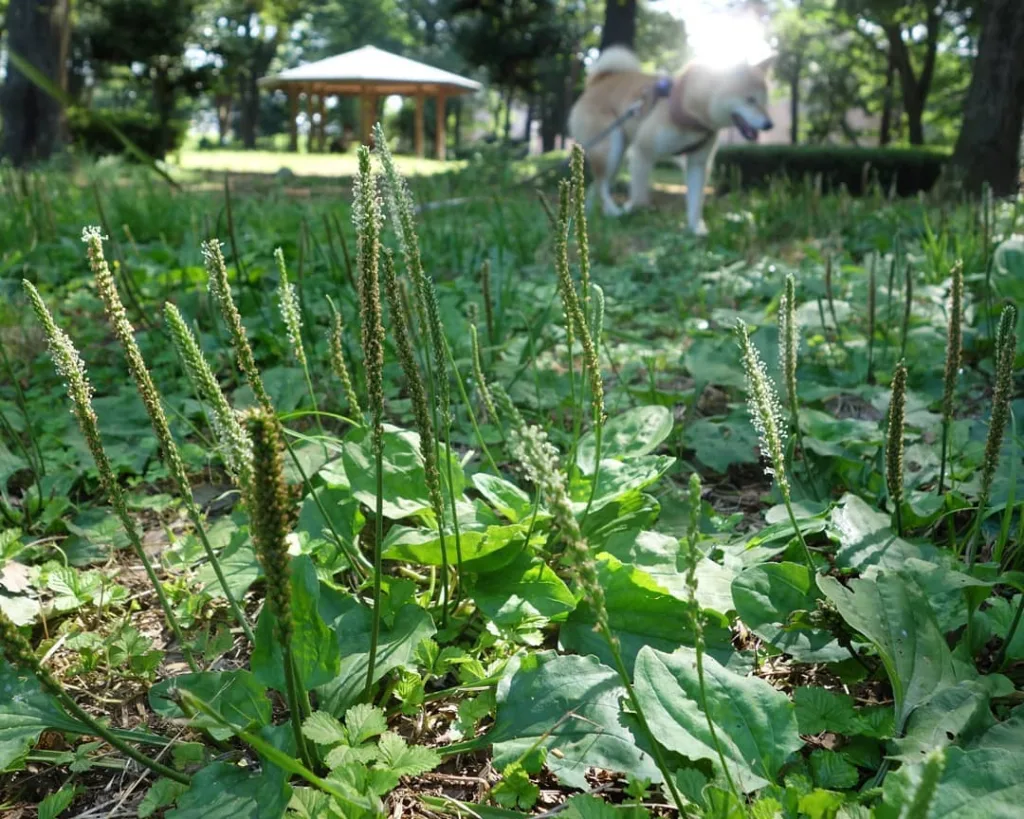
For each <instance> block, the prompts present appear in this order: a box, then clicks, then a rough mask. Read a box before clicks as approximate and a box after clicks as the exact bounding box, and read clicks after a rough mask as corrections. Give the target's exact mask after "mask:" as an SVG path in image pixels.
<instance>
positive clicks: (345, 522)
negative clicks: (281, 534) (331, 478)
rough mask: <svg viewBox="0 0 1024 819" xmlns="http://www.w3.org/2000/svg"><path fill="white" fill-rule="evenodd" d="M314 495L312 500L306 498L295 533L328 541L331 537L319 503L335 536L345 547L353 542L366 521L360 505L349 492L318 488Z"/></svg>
mask: <svg viewBox="0 0 1024 819" xmlns="http://www.w3.org/2000/svg"><path fill="white" fill-rule="evenodd" d="M314 493H315V494H316V497H315V498H314V497H313V495H307V496H306V498H305V499H304V500H303V501H302V509H301V510H300V511H299V522H298V525H297V526H296V527H295V531H296V532H297V533H302V532H305V533H307V534H308V535H309V537H310V538H311V539H314V540H330V539H331V538H332V537H333V535H332V533H331V528H330V526H329V525H328V521H327V519H325V518H324V516H323V515H322V514H321V512H320V507H319V506H318V505H317V501H318V500H319V501H320V506H323V508H324V511H325V512H327V517H328V518H329V519H330V523H331V524H333V526H334V531H335V532H337V533H338V536H339V537H340V538H341V539H342V540H343V541H344V542H346V543H353V542H355V539H356V535H358V534H359V531H360V530H361V529H362V527H363V523H364V522H365V520H364V518H363V515H362V512H361V511H360V509H359V501H357V500H356V499H355V498H353V497H352V492H351V491H350V490H348V489H338V488H335V487H331V486H319V487H317V488H316V489H315V490H314Z"/></svg>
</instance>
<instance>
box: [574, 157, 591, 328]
mask: <svg viewBox="0 0 1024 819" xmlns="http://www.w3.org/2000/svg"><path fill="white" fill-rule="evenodd" d="M570 165H571V166H572V167H571V171H570V176H571V178H572V194H573V197H572V198H573V219H574V221H575V222H576V249H577V251H578V252H579V256H580V289H581V290H582V291H583V309H584V313H589V312H590V310H589V308H590V242H589V240H588V238H587V202H586V179H585V177H584V172H583V171H584V168H583V165H584V156H583V149H582V148H581V147H580V146H579V145H573V146H572V157H571V159H570Z"/></svg>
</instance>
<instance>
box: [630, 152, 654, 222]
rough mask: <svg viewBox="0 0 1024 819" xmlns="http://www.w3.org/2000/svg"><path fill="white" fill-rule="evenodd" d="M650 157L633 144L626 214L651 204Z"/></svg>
mask: <svg viewBox="0 0 1024 819" xmlns="http://www.w3.org/2000/svg"><path fill="white" fill-rule="evenodd" d="M653 165H654V162H653V161H652V159H651V157H650V156H649V155H648V154H647V153H646V152H645V151H643V150H641V148H640V146H639V145H636V144H634V145H633V150H632V153H631V154H630V156H629V201H628V202H627V203H626V212H627V213H628V212H629V211H631V210H633V209H634V208H641V207H644V206H646V205H649V204H650V203H651V168H652V166H653Z"/></svg>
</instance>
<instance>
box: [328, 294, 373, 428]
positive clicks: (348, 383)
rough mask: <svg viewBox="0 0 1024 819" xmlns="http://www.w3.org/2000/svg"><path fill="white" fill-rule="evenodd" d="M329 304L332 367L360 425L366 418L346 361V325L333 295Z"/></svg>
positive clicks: (352, 413)
mask: <svg viewBox="0 0 1024 819" xmlns="http://www.w3.org/2000/svg"><path fill="white" fill-rule="evenodd" d="M327 304H328V305H329V306H330V308H331V368H332V369H333V370H334V374H335V375H336V376H337V377H338V380H339V381H340V382H341V388H342V389H343V390H344V392H345V400H346V401H347V402H348V411H349V414H350V415H351V416H352V420H353V421H355V422H356V424H358V425H359V426H363V425H364V424H365V423H366V420H365V419H364V418H363V410H362V408H361V407H360V406H359V398H358V396H357V395H356V390H355V387H354V386H353V385H352V375H351V374H350V373H349V370H348V365H347V364H346V363H345V345H344V332H345V330H344V325H343V323H342V319H341V312H340V311H339V310H338V308H337V307H335V306H334V302H333V301H331V297H330V296H328V297H327Z"/></svg>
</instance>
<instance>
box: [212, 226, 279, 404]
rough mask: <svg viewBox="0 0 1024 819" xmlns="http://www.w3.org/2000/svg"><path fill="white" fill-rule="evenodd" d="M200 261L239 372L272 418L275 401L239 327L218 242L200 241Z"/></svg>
mask: <svg viewBox="0 0 1024 819" xmlns="http://www.w3.org/2000/svg"><path fill="white" fill-rule="evenodd" d="M202 250H203V260H204V261H205V263H206V273H207V277H208V284H209V288H210V294H211V295H212V296H213V298H214V300H215V301H216V302H217V306H218V307H219V308H220V314H221V317H222V318H223V319H224V323H225V324H227V326H228V331H229V332H230V333H231V346H232V347H233V348H234V350H235V360H236V362H237V363H238V369H240V370H241V371H242V374H243V375H244V376H245V380H246V381H247V382H248V384H249V388H250V389H251V390H252V393H253V395H254V396H256V401H257V403H259V405H260V407H262V408H263V410H264V412H266V413H268V414H270V415H274V402H273V401H271V400H270V396H269V395H268V394H267V390H266V388H265V387H264V386H263V378H262V377H261V376H260V371H259V369H258V368H257V367H256V359H255V358H254V357H253V354H252V347H251V346H249V339H248V337H247V336H246V333H245V326H244V325H243V324H242V316H241V314H240V313H239V312H238V308H237V307H236V306H235V300H234V298H232V296H231V284H230V283H229V282H228V268H227V264H225V262H224V253H223V250H222V249H221V243H220V242H219V241H217V240H215V239H210V240H208V241H205V242H203V244H202Z"/></svg>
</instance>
